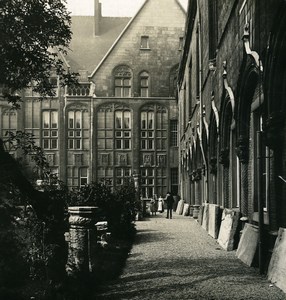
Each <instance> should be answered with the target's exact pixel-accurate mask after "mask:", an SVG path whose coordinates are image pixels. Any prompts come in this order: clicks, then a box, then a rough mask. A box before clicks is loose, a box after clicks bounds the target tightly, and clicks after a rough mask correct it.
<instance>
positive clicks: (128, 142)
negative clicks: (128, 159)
mask: <svg viewBox="0 0 286 300" xmlns="http://www.w3.org/2000/svg"><path fill="white" fill-rule="evenodd" d="M124 149H130V141H129V140H124Z"/></svg>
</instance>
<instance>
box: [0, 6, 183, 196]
mask: <svg viewBox="0 0 286 300" xmlns="http://www.w3.org/2000/svg"><path fill="white" fill-rule="evenodd" d="M94 8H95V9H94V16H77V17H75V16H74V17H72V31H73V39H72V41H71V45H70V48H71V51H69V53H68V55H67V56H66V57H65V58H64V59H65V63H66V66H67V67H68V68H70V69H71V70H72V71H77V72H79V73H80V86H79V87H76V88H65V89H62V88H60V87H59V85H58V82H57V78H56V77H52V78H51V81H52V83H54V85H55V89H56V92H57V95H56V97H54V98H50V99H47V100H44V101H38V97H37V96H38V95H34V94H32V92H31V91H30V90H29V89H27V90H26V91H23V95H22V96H23V98H24V102H23V104H22V108H21V110H19V111H11V110H10V109H9V106H8V105H7V104H6V103H5V102H3V101H1V106H0V113H1V124H0V126H1V128H0V129H1V134H2V136H3V135H5V132H6V131H7V130H25V131H26V132H30V133H32V134H33V135H34V136H35V138H36V140H37V141H38V143H39V145H40V146H42V147H43V149H44V151H45V153H46V155H47V157H48V160H49V163H50V166H51V167H52V169H53V172H54V173H57V174H58V175H59V178H60V179H61V180H62V181H64V182H65V183H66V184H67V185H68V186H69V187H70V188H72V187H79V186H83V185H85V184H87V183H90V182H92V181H99V180H105V181H106V183H108V184H110V185H111V186H116V185H121V184H122V183H123V181H124V178H127V177H131V176H135V177H137V178H138V177H139V178H140V181H139V183H140V191H141V194H142V196H143V197H151V196H153V195H154V194H157V195H158V196H159V195H163V194H165V193H166V192H167V190H169V189H170V190H172V191H173V192H174V193H177V192H178V144H177V124H178V109H177V102H176V100H175V92H176V71H177V69H178V64H179V58H180V55H181V50H182V37H183V34H184V25H185V11H184V9H183V8H182V6H181V5H180V3H179V2H178V1H177V0H164V5H163V6H162V1H161V0H146V1H145V2H144V3H143V5H142V7H141V8H140V9H139V11H138V12H137V13H136V15H135V16H134V17H133V18H131V19H130V18H115V17H103V16H102V14H101V3H99V1H98V0H95V3H94Z"/></svg>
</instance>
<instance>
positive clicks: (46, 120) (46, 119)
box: [43, 111, 50, 128]
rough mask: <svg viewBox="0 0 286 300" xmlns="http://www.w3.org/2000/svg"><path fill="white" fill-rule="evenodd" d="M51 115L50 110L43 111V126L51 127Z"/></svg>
mask: <svg viewBox="0 0 286 300" xmlns="http://www.w3.org/2000/svg"><path fill="white" fill-rule="evenodd" d="M49 125H50V115H49V112H48V111H44V112H43V127H44V128H49V127H50V126H49Z"/></svg>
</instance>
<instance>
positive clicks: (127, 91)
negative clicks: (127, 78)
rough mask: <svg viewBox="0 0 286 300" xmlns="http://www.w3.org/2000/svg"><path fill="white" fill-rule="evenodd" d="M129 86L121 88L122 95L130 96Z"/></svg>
mask: <svg viewBox="0 0 286 300" xmlns="http://www.w3.org/2000/svg"><path fill="white" fill-rule="evenodd" d="M130 91H131V90H130V88H126V87H125V88H123V96H124V97H129V96H130Z"/></svg>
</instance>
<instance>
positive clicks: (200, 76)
mask: <svg viewBox="0 0 286 300" xmlns="http://www.w3.org/2000/svg"><path fill="white" fill-rule="evenodd" d="M197 10H198V33H199V39H198V42H199V47H198V48H199V103H200V108H199V109H200V110H199V111H200V123H199V127H200V135H199V138H200V148H201V152H202V157H203V162H204V166H205V169H204V173H205V174H204V180H205V184H204V195H205V197H204V198H205V199H204V202H205V203H207V202H208V186H207V184H208V167H207V161H206V156H205V152H204V148H203V139H202V135H203V103H202V102H203V99H202V76H203V74H202V73H203V71H202V65H203V63H202V36H201V12H200V6H199V0H197Z"/></svg>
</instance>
